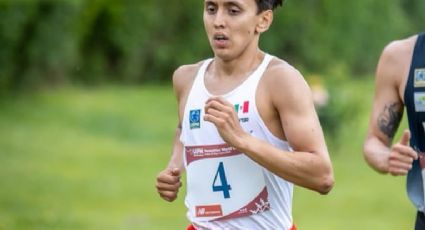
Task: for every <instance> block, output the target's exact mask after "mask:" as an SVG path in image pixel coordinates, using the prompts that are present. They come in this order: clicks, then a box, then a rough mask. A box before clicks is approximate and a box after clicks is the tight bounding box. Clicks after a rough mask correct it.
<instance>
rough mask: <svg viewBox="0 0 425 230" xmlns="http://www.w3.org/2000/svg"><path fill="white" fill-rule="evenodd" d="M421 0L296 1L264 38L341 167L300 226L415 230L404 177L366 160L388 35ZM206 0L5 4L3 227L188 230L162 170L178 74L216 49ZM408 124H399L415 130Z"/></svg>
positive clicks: (302, 206) (0, 129)
mask: <svg viewBox="0 0 425 230" xmlns="http://www.w3.org/2000/svg"><path fill="white" fill-rule="evenodd" d="M424 10H425V1H423V0H391V1H385V0H355V1H343V0H287V1H286V3H285V4H284V7H283V8H279V9H278V10H276V12H275V18H274V23H273V25H272V27H271V29H270V30H269V31H268V32H267V33H265V34H263V35H262V40H261V44H260V46H261V48H262V49H263V50H265V51H266V52H269V53H272V54H274V55H276V56H278V57H280V58H282V59H285V60H287V61H288V62H289V63H291V64H292V65H294V66H295V67H296V68H298V69H299V70H300V71H301V72H302V73H303V75H304V76H305V78H306V80H307V81H308V82H309V83H310V85H311V88H312V90H313V91H314V95H315V102H316V106H317V111H318V113H319V116H320V119H321V122H322V126H323V128H324V132H325V134H326V139H327V143H328V146H329V149H330V153H331V157H332V160H333V164H334V170H335V177H336V184H335V187H334V189H333V190H332V192H331V193H330V194H329V195H327V196H321V195H319V194H316V193H314V192H311V191H308V190H305V189H303V188H296V189H295V195H294V204H293V205H294V221H295V223H296V224H297V226H298V228H299V229H301V230H310V229H315V230H341V229H344V230H351V229H352V230H358V229H385V230H400V229H413V224H414V218H415V209H414V207H413V205H411V204H410V202H409V201H408V198H407V195H406V193H405V178H402V177H400V178H394V177H391V176H383V175H379V174H377V173H375V172H374V171H372V169H370V168H369V167H368V166H367V165H366V163H365V162H364V160H363V157H362V151H361V150H362V142H363V139H364V137H365V132H366V127H367V122H368V118H369V112H370V107H371V100H372V96H373V90H374V88H373V79H374V77H373V75H374V71H375V67H376V64H377V61H378V58H379V55H380V52H381V51H382V49H383V48H384V47H385V45H386V44H388V42H390V41H391V40H395V39H401V38H405V37H407V36H410V35H413V34H415V33H419V32H421V31H422V30H424V28H425V14H424V13H423V11H424ZM202 11H203V1H201V0H140V1H130V0H128V1H125V0H122V1H119V0H90V1H84V0H26V1H25V0H2V1H0V229H149V230H150V229H152V230H157V229H158V230H161V229H164V230H169V229H184V228H185V226H187V224H188V222H187V220H186V218H185V207H184V205H183V197H184V187H183V190H182V191H181V193H180V196H179V199H178V200H176V201H175V202H173V203H167V202H165V201H163V200H161V199H160V198H159V197H158V195H157V193H156V190H155V187H154V184H155V177H156V175H157V173H158V172H159V171H161V170H162V169H163V168H164V167H165V166H166V164H167V162H168V159H169V156H170V151H171V144H172V138H173V134H174V130H175V127H176V125H177V106H176V102H175V99H174V95H173V91H172V86H171V82H170V79H171V75H172V73H173V70H174V69H176V68H177V67H178V66H179V65H182V64H188V63H194V62H197V61H200V60H202V59H204V58H207V57H211V56H212V53H211V50H210V47H209V45H208V42H207V40H206V36H205V33H204V30H203V22H202ZM406 126H407V125H406V122H405V121H404V123H403V124H402V127H406Z"/></svg>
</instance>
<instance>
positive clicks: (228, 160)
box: [180, 54, 293, 230]
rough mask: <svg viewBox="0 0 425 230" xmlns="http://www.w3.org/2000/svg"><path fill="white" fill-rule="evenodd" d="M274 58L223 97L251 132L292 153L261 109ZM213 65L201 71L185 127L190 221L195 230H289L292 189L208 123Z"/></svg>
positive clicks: (193, 89) (183, 132) (204, 66)
mask: <svg viewBox="0 0 425 230" xmlns="http://www.w3.org/2000/svg"><path fill="white" fill-rule="evenodd" d="M272 59H273V57H272V56H270V55H268V54H266V55H265V57H264V60H263V61H262V63H261V64H260V65H259V66H258V67H257V69H256V70H255V71H254V72H253V73H252V74H251V75H250V76H249V77H248V78H247V79H246V80H245V81H244V82H243V83H242V84H240V85H239V86H238V87H236V88H235V89H233V90H232V91H231V92H229V93H226V94H225V95H220V96H221V97H223V98H224V99H226V100H227V101H229V102H230V103H231V104H233V105H235V110H236V111H237V113H238V116H239V120H240V123H241V126H242V127H243V129H244V130H245V131H246V132H250V133H251V135H253V136H255V137H257V138H259V139H262V140H265V141H267V142H268V143H270V144H272V145H273V146H275V147H277V148H280V149H283V150H288V151H292V149H291V148H290V146H289V145H288V143H287V142H285V141H282V140H280V139H278V138H277V137H275V136H274V135H273V134H272V133H271V132H270V131H269V130H268V129H267V127H266V126H265V124H264V122H263V120H262V119H261V117H260V115H259V113H258V111H257V107H256V101H255V95H256V90H257V86H258V82H259V81H260V79H261V76H262V75H263V73H264V71H265V70H266V68H267V66H268V64H269V62H270V61H271V60H272ZM211 61H212V59H208V60H206V61H204V63H203V64H202V66H201V68H200V69H199V71H198V74H197V76H196V78H195V80H194V83H193V86H192V89H191V91H190V93H189V95H188V99H187V103H186V106H185V111H184V117H183V122H182V134H181V136H180V140H181V142H182V143H183V145H184V146H185V149H184V153H185V154H184V160H185V166H186V172H187V194H186V199H185V204H186V206H187V208H188V212H187V217H188V219H189V220H190V221H191V222H192V223H193V225H194V226H195V228H196V229H250V230H255V229H261V230H264V229H273V230H274V229H290V228H291V226H292V194H293V184H292V183H290V182H288V181H285V180H283V179H282V178H280V177H278V176H276V175H274V174H273V173H271V172H269V171H268V170H267V169H264V168H263V167H261V166H260V165H258V164H257V163H256V162H254V161H252V160H251V159H250V158H248V157H247V156H245V154H243V153H239V152H238V151H237V150H236V149H234V148H232V147H230V146H228V145H227V144H226V143H225V142H224V141H223V140H222V138H221V137H220V135H219V133H218V131H217V129H216V127H215V126H214V125H213V124H212V123H210V122H205V121H204V120H203V116H204V106H205V102H206V100H208V98H210V97H211V96H214V95H212V94H210V93H209V92H208V90H207V89H206V87H205V84H204V76H205V72H206V69H207V68H208V66H209V64H210V63H211ZM223 175H224V177H221V176H223ZM221 179H225V181H224V182H226V183H223V181H222V180H221ZM227 185H228V186H227ZM214 186H218V187H219V189H218V191H213V187H214ZM223 190H224V191H223ZM226 193H227V194H226ZM226 196H227V197H226ZM256 196H257V197H256ZM253 199H256V200H253ZM249 202H251V204H250V205H251V206H249V207H250V208H246V207H248V206H244V205H248V203H249ZM253 207H255V208H253ZM254 209H255V210H254ZM229 215H230V216H229ZM239 216H243V217H239ZM220 218H221V219H220ZM223 218H227V219H223Z"/></svg>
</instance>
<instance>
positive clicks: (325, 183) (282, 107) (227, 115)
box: [204, 68, 334, 194]
mask: <svg viewBox="0 0 425 230" xmlns="http://www.w3.org/2000/svg"><path fill="white" fill-rule="evenodd" d="M270 74H277V75H276V76H273V78H275V79H274V80H273V81H272V82H273V84H270V89H269V90H268V92H271V98H272V99H271V100H272V103H273V104H274V106H275V108H276V110H277V111H278V113H279V115H280V120H281V123H282V129H283V130H284V133H285V136H286V139H287V141H288V143H289V145H290V146H291V147H292V148H293V150H294V152H289V151H285V150H282V149H278V148H276V147H274V146H273V145H271V144H270V143H267V142H265V141H262V140H259V139H257V138H255V137H253V136H252V135H250V134H249V133H246V132H245V131H244V130H243V129H242V128H241V127H240V124H239V121H238V118H237V115H236V113H235V112H234V109H233V107H232V105H231V104H230V103H228V102H227V101H225V100H223V99H222V98H212V99H210V100H209V101H207V104H206V107H205V111H206V115H205V117H204V119H205V120H206V121H210V122H212V123H214V124H215V125H216V127H217V129H218V131H219V133H220V135H221V137H222V138H223V139H224V140H225V141H226V142H227V143H228V144H230V145H232V146H234V147H235V148H237V149H239V150H240V151H241V152H243V153H245V154H246V155H247V156H249V157H250V158H251V159H253V160H254V161H256V162H257V163H258V164H260V165H262V166H263V167H265V168H267V169H268V170H270V171H271V172H273V173H274V174H276V175H278V176H279V177H282V178H283V179H285V180H287V181H290V182H292V183H294V184H297V185H299V186H302V187H305V188H308V189H312V190H315V191H317V192H319V193H321V194H326V193H328V192H329V191H330V190H331V188H332V186H333V183H334V179H333V172H332V165H331V161H330V158H329V154H328V151H327V148H326V144H325V140H324V137H323V132H322V129H321V126H320V123H319V119H318V117H317V114H316V112H315V109H314V105H313V100H312V97H311V92H310V89H309V87H308V85H307V84H306V83H305V81H304V79H303V78H302V76H301V75H300V74H299V72H298V71H296V70H289V71H287V70H285V71H284V70H281V69H279V68H278V69H277V70H276V71H272V73H270ZM267 87H269V86H267ZM283 88H284V89H285V90H282V89H283Z"/></svg>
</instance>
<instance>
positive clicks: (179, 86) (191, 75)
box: [173, 61, 204, 93]
mask: <svg viewBox="0 0 425 230" xmlns="http://www.w3.org/2000/svg"><path fill="white" fill-rule="evenodd" d="M203 62H204V61H200V62H198V63H195V64H188V65H182V66H180V67H179V68H177V69H176V70H175V71H174V74H173V86H174V89H175V90H176V91H177V92H178V93H179V92H180V91H182V90H186V89H187V88H189V87H191V86H192V83H193V80H194V79H195V77H196V74H197V72H198V70H199V68H200V67H201V65H202V63H203Z"/></svg>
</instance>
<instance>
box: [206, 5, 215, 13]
mask: <svg viewBox="0 0 425 230" xmlns="http://www.w3.org/2000/svg"><path fill="white" fill-rule="evenodd" d="M207 12H208V13H215V7H214V6H211V5H210V6H207Z"/></svg>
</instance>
